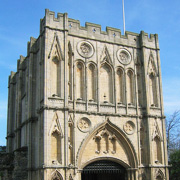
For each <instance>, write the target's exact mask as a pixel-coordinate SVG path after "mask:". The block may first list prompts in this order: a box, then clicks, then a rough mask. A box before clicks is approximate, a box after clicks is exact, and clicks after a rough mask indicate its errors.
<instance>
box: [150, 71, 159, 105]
mask: <svg viewBox="0 0 180 180" xmlns="http://www.w3.org/2000/svg"><path fill="white" fill-rule="evenodd" d="M149 91H150V104H151V106H158V105H157V88H156V77H155V75H154V74H153V73H151V74H150V75H149Z"/></svg>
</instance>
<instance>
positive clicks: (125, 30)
mask: <svg viewBox="0 0 180 180" xmlns="http://www.w3.org/2000/svg"><path fill="white" fill-rule="evenodd" d="M122 6H123V29H124V35H125V32H126V30H125V12H124V0H122Z"/></svg>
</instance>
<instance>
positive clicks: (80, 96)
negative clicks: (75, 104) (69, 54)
mask: <svg viewBox="0 0 180 180" xmlns="http://www.w3.org/2000/svg"><path fill="white" fill-rule="evenodd" d="M84 74H85V73H84V64H83V63H82V62H78V63H77V65H76V77H75V78H76V98H77V100H84V99H85V97H84V90H85V76H84Z"/></svg>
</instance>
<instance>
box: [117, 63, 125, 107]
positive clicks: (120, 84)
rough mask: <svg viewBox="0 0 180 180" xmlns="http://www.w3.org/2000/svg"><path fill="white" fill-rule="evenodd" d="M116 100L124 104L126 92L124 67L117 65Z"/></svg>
mask: <svg viewBox="0 0 180 180" xmlns="http://www.w3.org/2000/svg"><path fill="white" fill-rule="evenodd" d="M115 74H116V82H115V84H116V101H117V103H118V104H124V94H125V89H124V87H125V86H124V82H125V81H124V74H125V73H124V69H123V68H122V67H120V66H119V67H117V68H116V72H115Z"/></svg>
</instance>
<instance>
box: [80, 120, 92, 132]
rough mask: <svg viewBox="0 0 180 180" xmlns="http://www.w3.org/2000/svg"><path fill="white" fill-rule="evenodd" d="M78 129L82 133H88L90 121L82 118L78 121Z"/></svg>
mask: <svg viewBox="0 0 180 180" xmlns="http://www.w3.org/2000/svg"><path fill="white" fill-rule="evenodd" d="M78 128H79V130H80V131H82V132H88V131H89V130H90V128H91V121H90V120H89V119H88V118H86V117H84V118H81V119H80V120H79V121H78Z"/></svg>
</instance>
